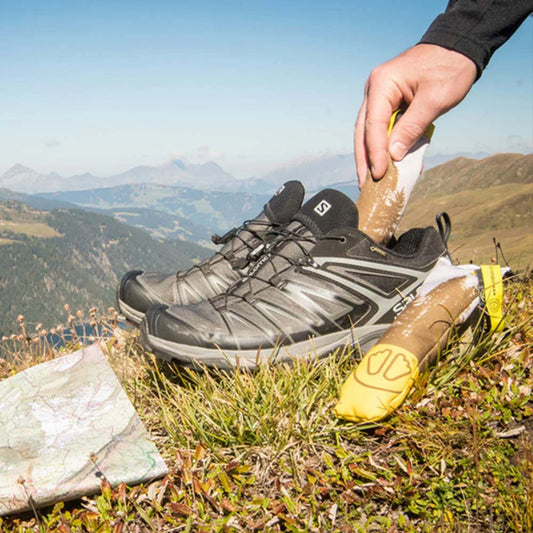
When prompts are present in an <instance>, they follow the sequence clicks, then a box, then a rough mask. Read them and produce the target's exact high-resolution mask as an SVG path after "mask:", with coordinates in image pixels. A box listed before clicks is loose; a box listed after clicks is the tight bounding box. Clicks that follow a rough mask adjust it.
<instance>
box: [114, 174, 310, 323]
mask: <svg viewBox="0 0 533 533" xmlns="http://www.w3.org/2000/svg"><path fill="white" fill-rule="evenodd" d="M303 197H304V188H303V185H302V184H301V183H300V182H299V181H288V182H287V183H285V185H283V186H282V187H281V188H280V189H279V190H278V191H277V192H276V194H275V195H274V196H273V197H272V198H271V199H270V200H269V201H268V202H267V204H266V205H265V207H264V209H263V211H261V213H260V214H259V215H258V216H257V217H256V218H254V219H252V220H249V221H246V222H244V223H243V224H242V225H241V226H240V227H238V228H234V229H232V230H230V231H228V232H227V233H226V234H225V235H223V236H222V237H219V236H217V235H214V236H213V241H214V242H215V244H222V245H223V247H222V248H221V249H220V250H219V251H218V252H216V253H215V254H214V255H213V256H211V257H210V258H209V259H205V260H204V261H202V262H201V263H199V264H197V265H195V266H193V267H192V268H190V269H189V270H186V271H183V272H178V273H173V274H162V273H159V272H146V273H144V272H143V271H141V270H133V271H131V272H128V273H127V274H126V275H125V276H124V277H123V278H122V280H121V282H120V283H119V285H118V287H117V303H118V307H119V309H120V311H121V312H122V313H123V314H124V315H125V316H126V318H127V319H128V320H129V321H131V322H133V323H134V324H137V325H138V324H140V322H141V320H142V318H143V316H144V313H145V312H146V311H147V310H148V308H149V307H150V306H151V305H153V304H156V303H161V304H166V305H187V304H192V303H195V302H199V301H202V300H205V299H206V298H210V297H213V296H216V295H217V294H221V293H223V292H225V291H226V289H227V288H228V287H229V286H230V285H231V284H232V283H234V282H235V281H237V280H239V279H240V278H241V277H242V276H243V275H244V274H245V273H246V271H247V269H248V267H249V265H250V264H251V263H253V262H254V261H255V259H257V257H258V256H260V255H261V253H263V251H264V248H265V247H266V246H267V245H268V243H269V242H270V241H272V240H273V239H274V238H275V237H276V236H277V235H278V234H279V231H280V230H281V229H282V228H283V227H284V226H285V225H286V224H287V223H288V222H290V221H291V220H292V218H293V217H294V215H295V214H296V213H297V212H298V210H299V209H300V207H301V205H302V201H303Z"/></svg>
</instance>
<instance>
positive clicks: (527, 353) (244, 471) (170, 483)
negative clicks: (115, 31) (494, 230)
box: [0, 279, 533, 533]
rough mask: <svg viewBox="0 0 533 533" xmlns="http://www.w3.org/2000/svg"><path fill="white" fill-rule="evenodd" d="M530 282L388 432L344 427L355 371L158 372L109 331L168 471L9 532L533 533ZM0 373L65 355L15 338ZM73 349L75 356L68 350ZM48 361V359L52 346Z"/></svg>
mask: <svg viewBox="0 0 533 533" xmlns="http://www.w3.org/2000/svg"><path fill="white" fill-rule="evenodd" d="M532 301H533V282H532V280H527V279H522V280H515V281H514V282H510V283H508V285H507V289H506V315H507V321H508V323H509V324H510V327H509V330H508V331H507V333H506V334H497V335H494V336H492V337H484V338H481V339H477V340H474V338H473V337H472V336H468V335H466V336H464V337H463V338H462V339H461V340H457V339H456V340H455V341H454V342H452V343H450V345H449V347H448V348H447V349H446V350H445V351H444V352H443V353H442V356H441V358H440V362H439V364H438V365H437V366H436V367H435V368H433V369H431V370H430V371H429V372H428V373H426V374H425V375H424V376H423V377H422V379H421V380H420V382H419V383H418V385H417V387H416V389H415V390H414V391H413V393H412V394H411V395H410V397H409V398H408V400H407V401H406V402H405V404H404V405H403V406H402V407H401V408H400V409H399V410H398V411H397V412H396V413H395V414H393V415H392V416H391V417H390V418H389V419H388V420H387V421H386V422H385V423H383V424H381V425H377V424H372V425H366V426H364V425H355V424H351V423H344V422H341V421H339V420H337V419H335V418H334V416H333V414H332V407H333V405H334V404H335V402H336V398H337V395H338V391H339V388H340V385H341V384H342V383H343V381H344V379H345V378H346V376H347V375H348V373H349V371H350V369H351V368H352V366H353V364H354V356H353V354H351V353H349V352H346V351H344V352H343V351H338V352H336V353H335V354H333V355H332V356H331V357H329V358H327V359H325V360H322V361H311V362H301V361H300V362H295V363H294V365H292V366H290V367H289V366H286V365H282V366H263V367H261V368H260V369H259V370H258V371H257V372H256V373H254V374H250V373H246V372H237V373H236V374H235V375H232V376H227V375H223V374H208V373H200V374H196V373H193V372H191V371H188V370H181V369H179V367H175V366H172V365H168V364H158V363H157V361H156V360H155V359H154V358H153V357H152V356H151V355H150V354H147V353H145V352H144V351H143V350H142V349H141V348H140V346H139V345H138V343H137V337H136V334H135V333H131V332H129V333H128V332H124V331H121V330H114V334H113V336H112V337H111V339H110V340H108V341H107V342H106V344H105V346H106V351H107V353H108V356H109V359H110V361H111V363H112V365H113V367H114V368H115V371H116V373H117V375H118V377H119V379H120V380H121V382H122V383H123V385H124V387H125V389H126V390H127V392H128V394H129V396H130V398H131V399H132V401H133V403H134V405H135V407H136V409H137V410H138V412H139V414H140V416H141V418H142V419H143V421H144V422H145V423H146V425H147V426H148V428H149V430H150V432H151V434H152V436H153V438H154V440H155V441H156V443H157V445H158V447H159V449H160V450H161V452H162V454H163V456H164V457H165V459H166V461H167V464H168V465H169V467H170V475H169V476H167V477H166V478H165V479H163V480H160V481H156V482H154V483H151V484H149V485H146V486H139V487H133V488H129V487H125V486H124V485H120V486H118V487H115V488H111V487H109V486H107V485H105V484H103V486H102V493H101V494H100V495H97V496H95V497H90V498H84V499H83V500H82V501H81V502H73V503H69V504H57V505H56V506H55V507H53V508H48V509H45V510H43V511H41V512H40V513H39V514H38V516H37V517H34V516H33V515H31V514H26V515H24V516H19V517H11V518H4V519H3V520H2V519H0V532H2V533H4V532H6V533H7V532H12V531H17V532H18V531H21V532H22V531H42V532H45V531H60V532H66V531H72V532H81V531H91V532H93V531H98V532H113V533H117V532H139V531H158V532H166V531H167V532H170V531H172V532H178V531H179V532H181V531H205V532H208V531H224V532H238V531H258V532H259V531H266V532H282V531H298V532H307V531H311V532H316V533H321V532H323V531H331V532H338V533H348V532H364V531H376V532H381V531H389V532H413V533H414V532H417V533H418V532H434V531H443V532H444V531H449V532H456V531H483V532H488V533H490V532H523V533H526V532H529V531H531V529H532V527H533V402H532V400H531V390H532V387H533V375H532V373H533V330H532V325H531V316H532V312H533V303H532ZM4 346H5V347H6V348H8V349H9V350H11V352H12V354H13V355H16V356H17V360H16V362H14V363H12V364H7V363H4V365H3V366H0V379H1V378H3V377H7V376H9V375H11V374H13V373H14V372H16V371H19V370H21V369H22V368H24V367H26V366H28V365H29V364H34V363H35V358H36V355H37V353H38V352H39V353H40V354H41V355H39V356H38V357H37V360H42V359H43V358H44V359H46V358H49V357H54V356H56V355H57V354H55V353H52V352H48V353H44V355H43V350H42V347H40V348H39V345H38V344H32V343H26V342H24V341H16V340H15V341H9V342H8V343H5V344H4ZM72 348H73V349H74V348H75V346H72ZM44 352H46V350H44Z"/></svg>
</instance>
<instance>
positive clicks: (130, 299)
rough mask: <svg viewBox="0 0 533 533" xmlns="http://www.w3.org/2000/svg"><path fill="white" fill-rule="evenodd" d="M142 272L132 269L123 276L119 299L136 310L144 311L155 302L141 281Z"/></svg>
mask: <svg viewBox="0 0 533 533" xmlns="http://www.w3.org/2000/svg"><path fill="white" fill-rule="evenodd" d="M142 274H143V271H142V270H132V271H130V272H128V273H127V274H126V275H125V276H124V277H123V278H122V280H121V282H120V285H119V290H118V299H119V301H122V302H124V303H125V304H126V305H128V306H129V307H132V308H133V309H135V310H136V311H140V312H141V313H144V312H146V311H147V310H148V309H149V307H150V306H151V305H152V304H153V303H154V302H153V300H152V299H151V298H150V295H149V294H147V292H146V290H145V289H144V287H143V286H142V285H141V284H140V283H139V280H138V277H139V276H140V275H142Z"/></svg>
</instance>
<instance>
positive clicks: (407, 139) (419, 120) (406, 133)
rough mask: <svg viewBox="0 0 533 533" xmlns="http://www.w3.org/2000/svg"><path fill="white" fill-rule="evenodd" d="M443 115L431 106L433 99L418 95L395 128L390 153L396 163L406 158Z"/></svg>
mask: <svg viewBox="0 0 533 533" xmlns="http://www.w3.org/2000/svg"><path fill="white" fill-rule="evenodd" d="M440 114H441V109H439V108H437V107H435V106H433V105H431V98H426V97H424V95H423V94H420V93H419V94H417V95H416V96H415V98H414V100H413V101H412V102H411V104H410V105H409V107H408V108H407V110H406V111H405V113H404V114H403V115H402V117H401V118H400V120H399V121H398V122H397V124H396V125H395V126H394V128H393V129H392V132H391V136H390V141H389V143H388V151H389V153H390V155H391V157H392V158H393V159H394V160H395V161H400V160H401V159H403V158H404V157H405V155H406V154H407V152H408V151H409V150H410V148H411V147H412V146H413V145H414V144H415V143H416V141H417V140H418V139H420V137H422V135H424V133H425V131H426V130H427V129H428V127H429V126H430V124H431V123H432V122H433V121H434V120H435V119H436V118H437V117H438V116H439V115H440Z"/></svg>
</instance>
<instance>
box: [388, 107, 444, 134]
mask: <svg viewBox="0 0 533 533" xmlns="http://www.w3.org/2000/svg"><path fill="white" fill-rule="evenodd" d="M403 113H405V109H404V108H400V109H397V110H396V111H395V112H394V113H393V114H392V116H391V118H390V121H389V129H388V130H387V135H388V136H389V137H390V134H391V131H392V128H393V127H394V124H396V122H397V121H398V120H399V119H400V117H399V116H398V115H402V114H403ZM434 131H435V125H434V124H430V125H429V126H428V129H427V130H426V131H425V132H424V137H427V138H428V139H431V137H432V136H433V132H434Z"/></svg>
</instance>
